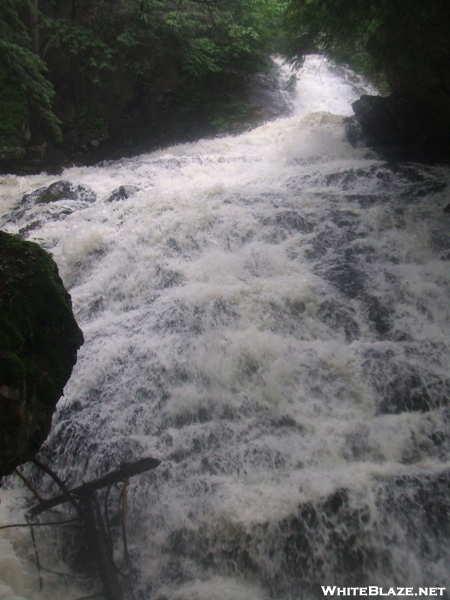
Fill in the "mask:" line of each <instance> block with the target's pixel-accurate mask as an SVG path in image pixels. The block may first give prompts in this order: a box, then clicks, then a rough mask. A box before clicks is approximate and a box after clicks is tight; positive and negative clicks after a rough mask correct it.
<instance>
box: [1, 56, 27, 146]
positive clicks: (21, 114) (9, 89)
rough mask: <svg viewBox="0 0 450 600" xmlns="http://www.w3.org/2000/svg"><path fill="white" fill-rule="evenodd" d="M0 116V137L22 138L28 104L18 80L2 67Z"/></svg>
mask: <svg viewBox="0 0 450 600" xmlns="http://www.w3.org/2000/svg"><path fill="white" fill-rule="evenodd" d="M0 114H1V115H2V116H3V118H2V120H1V121H0V136H1V137H5V138H12V137H17V136H19V137H20V136H21V135H22V134H23V126H24V123H25V122H26V120H27V118H28V104H27V101H26V97H25V95H24V93H23V92H22V90H21V89H20V87H19V85H18V82H17V80H16V79H15V78H14V77H12V76H11V75H10V73H9V71H8V70H7V69H5V68H4V67H3V68H2V67H0Z"/></svg>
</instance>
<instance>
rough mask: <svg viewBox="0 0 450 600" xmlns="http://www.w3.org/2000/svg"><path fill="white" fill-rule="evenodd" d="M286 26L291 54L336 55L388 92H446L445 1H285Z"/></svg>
mask: <svg viewBox="0 0 450 600" xmlns="http://www.w3.org/2000/svg"><path fill="white" fill-rule="evenodd" d="M286 26H287V28H288V30H289V32H290V54H291V56H293V55H302V54H303V53H305V52H309V51H311V50H312V49H316V50H320V51H324V52H327V53H331V54H334V55H337V56H339V57H341V58H344V59H346V60H350V61H353V62H354V63H355V62H357V63H358V65H359V66H365V67H366V68H368V69H370V70H371V71H372V72H374V71H376V72H383V73H384V74H385V76H386V78H387V80H388V83H389V85H390V86H391V88H392V89H393V90H394V91H396V90H401V91H409V92H411V91H416V92H417V90H418V89H419V88H421V89H422V90H425V89H428V90H429V89H433V90H436V91H438V90H441V91H442V92H444V91H446V92H447V93H448V92H449V90H450V3H449V2H448V0H428V1H427V2H423V0H289V7H288V11H287V14H286Z"/></svg>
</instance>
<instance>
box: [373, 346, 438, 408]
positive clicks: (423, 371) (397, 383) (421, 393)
mask: <svg viewBox="0 0 450 600" xmlns="http://www.w3.org/2000/svg"><path fill="white" fill-rule="evenodd" d="M362 366H363V370H364V372H365V376H366V379H367V381H369V382H370V383H371V385H373V387H374V389H375V391H376V393H377V395H378V406H377V413H378V414H400V413H402V412H414V411H420V412H427V411H429V410H433V409H436V408H438V407H441V406H446V405H448V403H449V401H450V380H449V379H447V378H444V377H442V375H441V374H440V373H439V372H433V371H432V370H430V369H427V368H425V367H422V366H421V365H419V364H418V363H417V361H416V360H414V361H409V360H407V359H406V358H405V357H403V356H401V355H396V353H395V352H394V350H393V349H391V348H382V347H377V348H376V347H373V348H368V349H367V350H366V351H365V356H364V359H363V362H362Z"/></svg>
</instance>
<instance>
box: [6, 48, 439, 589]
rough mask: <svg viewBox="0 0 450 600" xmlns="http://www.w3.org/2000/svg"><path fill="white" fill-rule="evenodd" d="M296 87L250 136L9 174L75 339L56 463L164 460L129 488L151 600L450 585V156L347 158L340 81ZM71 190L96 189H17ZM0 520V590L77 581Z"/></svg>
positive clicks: (137, 579) (360, 86)
mask: <svg viewBox="0 0 450 600" xmlns="http://www.w3.org/2000/svg"><path fill="white" fill-rule="evenodd" d="M290 76H291V74H290V73H287V72H286V71H283V77H285V79H286V80H287V79H288V78H289V77H290ZM295 78H296V80H297V84H296V91H295V94H294V95H292V97H291V100H290V101H291V103H292V114H291V115H290V116H288V117H285V118H280V119H278V120H276V121H273V122H268V123H266V124H264V125H263V126H261V127H258V128H256V129H254V130H252V131H249V132H246V133H244V134H242V135H239V136H236V137H219V138H216V139H206V140H200V141H198V142H195V143H190V144H183V145H178V146H174V147H171V148H167V149H163V150H160V151H157V152H153V153H151V154H146V155H141V156H138V157H135V158H128V159H122V160H119V161H111V162H106V163H104V164H101V165H98V166H94V167H89V168H78V167H73V168H70V169H67V170H66V171H65V172H64V173H63V175H62V176H61V177H59V178H58V177H55V176H50V175H46V174H42V175H37V176H29V177H12V176H4V177H1V178H0V190H1V198H0V202H1V206H2V213H3V215H4V217H3V221H2V228H3V229H5V230H7V231H9V232H11V233H20V234H21V235H22V236H23V237H26V238H27V239H30V240H34V241H37V242H39V243H41V244H42V245H43V247H45V248H46V249H47V250H49V251H50V252H51V253H52V254H53V256H54V258H55V260H56V262H57V264H58V266H59V270H60V274H61V276H62V278H63V280H64V282H65V284H66V287H67V288H68V289H69V291H70V293H71V295H72V300H73V304H74V311H75V314H76V317H77V320H78V323H79V325H80V327H81V328H82V329H83V332H84V336H85V340H86V341H85V345H84V346H83V347H82V349H81V351H80V353H79V359H78V363H77V365H76V368H75V370H74V372H73V374H72V378H71V380H70V381H69V383H68V385H67V387H66V390H65V395H64V397H63V398H62V399H61V400H60V402H59V404H58V410H57V413H56V414H55V418H54V424H53V429H52V432H51V434H50V437H49V439H48V440H47V442H46V444H45V446H44V448H43V449H42V456H43V457H44V458H43V459H45V460H46V461H47V463H48V464H51V465H52V468H53V469H54V470H55V471H56V472H57V473H59V474H60V475H61V476H62V477H63V478H64V479H65V480H66V483H67V485H69V486H72V485H73V486H75V485H79V484H80V483H82V481H83V480H84V481H86V480H88V479H90V478H93V477H97V476H100V475H103V474H105V473H107V472H108V471H110V470H112V469H114V468H116V467H117V466H119V465H120V464H121V463H122V462H127V461H130V460H136V459H138V458H141V457H143V456H154V457H156V458H158V459H160V460H161V465H160V466H159V467H158V468H157V469H155V470H154V471H152V472H151V473H148V474H146V475H141V476H139V477H136V478H134V479H133V480H132V482H131V484H130V489H129V492H128V545H129V549H130V554H131V560H132V578H131V582H130V583H129V586H130V590H132V591H131V592H130V593H131V594H132V597H133V599H136V600H300V599H301V598H302V599H303V598H305V599H310V598H321V597H323V595H322V592H321V587H320V586H322V585H338V586H367V585H377V586H416V587H418V586H424V587H430V586H444V587H445V586H450V574H449V572H448V564H449V560H450V547H449V533H450V531H449V529H450V524H449V509H450V500H449V494H448V489H449V483H450V462H449V452H450V443H449V423H450V413H449V409H448V406H447V405H448V401H449V398H450V378H449V359H450V335H449V334H450V305H449V292H450V270H449V260H450V228H449V221H450V215H449V214H448V212H445V211H444V209H445V208H446V206H447V205H448V204H449V202H450V200H449V196H448V189H449V188H448V183H449V180H450V173H449V169H448V167H446V166H434V167H430V166H425V165H420V164H412V163H408V164H406V163H405V164H402V163H395V164H394V163H386V162H385V161H383V160H380V159H379V157H377V156H376V155H374V154H373V153H372V152H370V151H369V150H368V149H367V148H353V147H351V146H350V145H349V143H348V142H347V141H346V138H345V134H344V128H343V117H345V116H348V115H350V114H352V110H351V106H350V105H351V102H353V101H354V100H355V99H357V98H358V97H359V95H360V94H361V93H367V92H368V91H369V92H370V91H371V90H370V87H368V85H367V84H365V83H364V82H363V81H362V80H361V79H360V78H359V77H357V76H356V75H355V74H354V73H352V72H350V71H349V70H347V69H345V68H343V67H338V66H336V65H333V64H332V63H330V62H328V61H326V60H325V59H323V58H322V57H320V56H311V57H309V58H308V59H307V61H306V62H305V65H304V66H303V68H302V69H300V70H299V71H298V72H297V73H296V74H295ZM286 93H287V92H286ZM57 179H64V180H68V181H70V182H71V183H72V184H73V185H74V186H85V187H88V188H90V190H93V192H94V193H95V198H96V199H95V201H92V199H91V198H87V197H85V196H83V194H81V195H80V197H79V198H78V199H75V200H74V199H61V200H59V201H57V202H53V203H49V204H44V203H35V202H33V201H32V199H31V200H27V201H25V202H23V203H20V201H21V198H22V197H23V196H24V195H25V194H27V193H30V192H32V191H34V190H36V189H38V188H41V187H45V186H48V185H50V184H51V183H52V182H54V181H56V180H57ZM120 186H128V187H127V188H125V189H124V188H122V192H120V191H119V192H117V193H115V194H114V195H111V193H112V191H113V190H115V189H116V190H117V189H118V188H120ZM132 186H134V187H132ZM80 189H84V188H80ZM23 493H24V492H23V489H22V487H21V486H20V485H19V483H18V482H16V481H15V480H14V481H11V483H10V484H9V487H8V489H6V491H5V492H4V493H3V494H4V495H3V501H2V505H0V510H1V512H0V521H1V523H0V524H3V523H6V522H13V521H14V520H16V521H17V520H20V519H21V520H23V518H24V517H23V516H20V511H19V508H18V507H17V503H18V500H17V498H20V496H21V494H23ZM114 493H115V492H113V495H114ZM113 526H114V523H113ZM43 529H44V528H42V530H43ZM0 533H1V535H2V537H1V538H0V544H2V546H0V547H2V548H3V551H2V557H1V558H0V598H1V597H5V598H10V597H14V598H16V600H17V599H18V598H19V597H20V598H26V600H34V599H38V598H46V600H49V599H50V598H62V597H64V598H69V597H70V598H72V597H73V598H76V597H77V595H78V596H82V595H83V593H84V594H85V595H87V593H86V592H81V591H80V589H81V588H80V589H79V588H78V587H76V585H75V584H72V583H70V584H69V585H73V590H70V589H69V591H70V594H69V592H68V590H67V587H65V586H66V583H65V582H64V580H63V579H62V578H61V577H59V578H58V577H57V576H53V575H51V574H44V575H43V576H44V577H45V578H46V586H44V589H43V590H42V591H40V590H39V584H38V580H37V574H36V571H35V570H33V567H32V562H33V560H34V557H33V553H32V551H31V550H29V549H28V550H27V547H28V546H27V544H28V545H30V542H29V532H27V531H23V532H19V531H13V530H6V532H0ZM36 537H37V538H39V539H38V545H39V544H40V546H41V548H43V549H41V554H42V555H43V558H42V561H43V562H44V561H45V560H48V561H50V562H51V563H52V564H53V563H55V561H57V560H59V559H57V558H55V557H54V554H55V552H56V550H55V548H54V541H52V540H51V539H50V538H51V534H50V533H41V530H39V532H36ZM47 538H49V539H47ZM64 539H65V554H66V555H70V540H69V541H68V538H67V537H66V538H64ZM45 552H48V553H49V555H48V556H46V554H45ZM122 553H123V550H122V545H121V541H120V539H119V536H117V544H116V559H117V562H118V563H119V564H122V559H123V556H122ZM50 554H51V556H50ZM69 562H70V561H69ZM47 564H48V563H47ZM64 568H65V569H66V570H67V569H68V567H67V566H66V567H64V565H63V566H61V567H60V569H59V570H61V569H64ZM47 580H48V581H47ZM77 585H78V584H77ZM1 586H3V587H1ZM3 590H6V591H3ZM77 590H78V591H77ZM415 591H417V590H415ZM2 593H3V594H4V595H2ZM8 594H9V595H8Z"/></svg>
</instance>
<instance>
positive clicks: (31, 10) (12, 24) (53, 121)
mask: <svg viewBox="0 0 450 600" xmlns="http://www.w3.org/2000/svg"><path fill="white" fill-rule="evenodd" d="M30 16H32V19H31V21H32V22H34V26H35V27H37V25H36V23H35V16H36V8H35V6H34V5H33V4H32V3H31V2H29V0H3V2H2V12H1V15H0V61H1V64H2V65H3V69H4V72H3V79H4V80H5V79H6V80H8V78H13V80H14V81H15V82H16V84H17V86H18V87H19V89H20V91H21V93H22V94H23V98H24V100H25V101H26V102H27V104H28V106H29V108H30V110H32V111H36V112H37V113H38V114H39V115H40V117H41V118H42V119H43V121H44V122H45V123H46V124H47V125H48V126H49V128H50V130H51V131H52V133H53V134H54V135H55V137H56V138H59V137H60V135H61V129H60V122H59V120H58V118H57V117H56V115H55V114H54V112H53V110H52V100H53V96H54V90H53V87H52V85H51V83H50V82H49V80H48V79H47V77H46V71H47V68H46V65H45V63H44V61H42V60H41V58H40V57H39V56H38V54H36V52H34V51H33V50H32V45H33V44H32V40H31V38H30V34H29V30H28V28H27V25H26V17H30ZM36 39H37V38H34V40H35V43H36Z"/></svg>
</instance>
